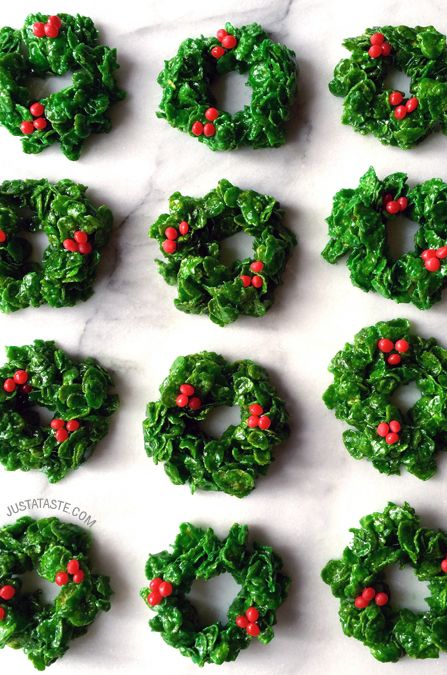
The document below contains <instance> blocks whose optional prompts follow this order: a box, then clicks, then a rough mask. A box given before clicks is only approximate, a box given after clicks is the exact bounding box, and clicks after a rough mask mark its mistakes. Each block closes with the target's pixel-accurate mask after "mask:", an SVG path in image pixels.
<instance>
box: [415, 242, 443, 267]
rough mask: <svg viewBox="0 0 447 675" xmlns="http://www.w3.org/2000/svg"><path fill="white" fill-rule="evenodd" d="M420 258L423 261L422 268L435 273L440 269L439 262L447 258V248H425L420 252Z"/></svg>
mask: <svg viewBox="0 0 447 675" xmlns="http://www.w3.org/2000/svg"><path fill="white" fill-rule="evenodd" d="M421 258H422V260H423V261H424V267H425V269H426V270H428V271H429V272H437V271H438V270H439V269H440V267H441V262H440V261H441V260H443V259H444V258H447V246H441V248H427V249H425V251H422V253H421Z"/></svg>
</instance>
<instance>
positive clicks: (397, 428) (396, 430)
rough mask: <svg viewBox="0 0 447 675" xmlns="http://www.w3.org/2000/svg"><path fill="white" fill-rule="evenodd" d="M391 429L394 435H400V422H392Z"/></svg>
mask: <svg viewBox="0 0 447 675" xmlns="http://www.w3.org/2000/svg"><path fill="white" fill-rule="evenodd" d="M390 429H391V431H392V432H393V433H395V434H398V433H399V431H400V430H401V425H400V422H398V421H397V420H391V422H390Z"/></svg>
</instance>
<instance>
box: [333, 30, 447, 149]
mask: <svg viewBox="0 0 447 675" xmlns="http://www.w3.org/2000/svg"><path fill="white" fill-rule="evenodd" d="M343 45H344V46H345V47H346V48H347V49H348V50H349V51H350V52H351V56H350V58H348V59H342V60H341V61H340V62H339V63H338V64H337V66H336V67H335V70H334V78H333V80H332V81H331V82H330V83H329V89H330V91H331V93H332V94H335V96H343V97H344V104H343V116H342V122H343V124H350V125H351V126H352V127H353V128H354V129H355V131H359V132H360V133H361V134H369V133H371V134H374V136H376V138H378V139H379V140H380V141H381V142H382V143H384V144H386V145H397V146H399V147H400V148H403V149H407V148H412V147H413V146H415V145H416V144H417V143H419V142H420V141H421V140H423V139H424V138H425V137H426V136H428V135H429V134H430V133H431V132H433V131H442V133H444V134H445V133H447V112H446V110H447V49H446V36H445V35H443V34H442V33H439V32H438V31H437V30H435V29H434V28H433V26H416V27H415V28H409V27H408V26H383V27H381V28H368V29H367V30H366V31H365V32H364V34H363V35H360V36H359V37H355V38H348V39H346V40H344V42H343ZM396 69H397V70H400V71H402V72H403V73H405V75H407V76H408V77H409V78H410V80H411V84H410V96H409V97H408V98H405V92H401V91H395V90H392V89H388V88H387V87H386V86H385V80H386V77H387V75H388V73H390V72H391V71H393V70H396Z"/></svg>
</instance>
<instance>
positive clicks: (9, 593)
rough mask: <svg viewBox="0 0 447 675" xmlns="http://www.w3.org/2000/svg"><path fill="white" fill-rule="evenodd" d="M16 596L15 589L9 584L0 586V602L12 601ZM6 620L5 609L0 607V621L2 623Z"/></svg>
mask: <svg viewBox="0 0 447 675" xmlns="http://www.w3.org/2000/svg"><path fill="white" fill-rule="evenodd" d="M15 594H16V589H15V588H14V586H11V585H10V584H5V585H4V586H0V600H12V598H13V597H14V596H15ZM5 618H6V609H5V608H4V607H0V621H3V620H4V619H5Z"/></svg>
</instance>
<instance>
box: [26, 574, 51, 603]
mask: <svg viewBox="0 0 447 675" xmlns="http://www.w3.org/2000/svg"><path fill="white" fill-rule="evenodd" d="M20 577H21V580H22V589H21V591H20V592H21V593H35V592H36V591H41V592H42V597H43V599H44V601H45V602H47V603H53V602H54V600H55V598H56V597H57V596H58V595H59V591H60V588H59V586H58V585H57V584H52V583H51V582H49V581H47V580H46V579H43V578H42V577H40V576H39V575H38V574H37V572H34V570H32V571H30V572H25V573H24V574H21V575H20Z"/></svg>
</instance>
